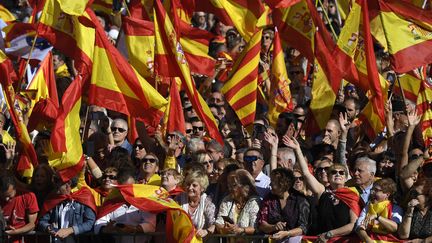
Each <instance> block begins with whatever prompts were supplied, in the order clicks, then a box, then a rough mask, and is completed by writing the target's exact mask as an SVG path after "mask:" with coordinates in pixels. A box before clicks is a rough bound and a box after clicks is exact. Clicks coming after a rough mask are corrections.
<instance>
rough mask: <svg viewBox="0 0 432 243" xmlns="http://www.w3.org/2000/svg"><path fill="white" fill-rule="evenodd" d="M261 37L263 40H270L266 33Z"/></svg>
mask: <svg viewBox="0 0 432 243" xmlns="http://www.w3.org/2000/svg"><path fill="white" fill-rule="evenodd" d="M263 39H264V40H270V39H271V37H270V36H268V35H265V36H263Z"/></svg>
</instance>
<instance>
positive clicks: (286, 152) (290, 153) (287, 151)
mask: <svg viewBox="0 0 432 243" xmlns="http://www.w3.org/2000/svg"><path fill="white" fill-rule="evenodd" d="M278 152H282V154H283V155H282V156H283V157H282V159H283V160H285V161H289V160H291V164H292V165H295V163H296V155H295V153H294V150H292V149H291V148H286V147H283V148H279V149H278Z"/></svg>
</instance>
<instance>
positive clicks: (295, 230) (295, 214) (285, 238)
mask: <svg viewBox="0 0 432 243" xmlns="http://www.w3.org/2000/svg"><path fill="white" fill-rule="evenodd" d="M270 178H271V194H270V195H269V196H268V197H267V198H266V199H265V200H264V201H263V204H262V206H261V210H260V212H259V215H258V221H259V229H260V230H261V231H262V232H264V233H266V234H273V236H272V237H271V238H272V239H274V240H278V241H281V242H290V243H291V242H300V241H301V235H304V234H306V232H307V228H308V224H309V223H308V221H309V220H308V219H309V213H310V205H309V202H308V201H307V199H306V198H305V197H304V196H303V195H302V194H301V193H300V192H297V191H296V190H294V189H293V188H292V186H293V183H294V175H293V172H292V171H290V170H288V169H286V168H278V169H275V170H273V171H272V172H271V174H270Z"/></svg>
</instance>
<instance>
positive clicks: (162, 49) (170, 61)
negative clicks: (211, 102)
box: [154, 1, 223, 143]
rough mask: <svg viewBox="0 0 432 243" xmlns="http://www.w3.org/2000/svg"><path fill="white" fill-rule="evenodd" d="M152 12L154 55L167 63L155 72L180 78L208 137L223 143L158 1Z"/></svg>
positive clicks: (174, 33) (172, 28)
mask: <svg viewBox="0 0 432 243" xmlns="http://www.w3.org/2000/svg"><path fill="white" fill-rule="evenodd" d="M154 11H155V35H156V53H158V55H164V58H165V60H166V63H167V66H160V64H158V65H156V69H157V70H156V72H157V73H158V74H161V73H163V72H164V70H165V71H166V70H168V69H169V70H170V73H169V74H170V75H173V76H172V77H180V79H181V80H182V87H183V89H184V90H186V93H187V95H188V97H189V100H190V101H191V103H192V106H193V108H194V109H195V111H196V113H197V115H198V116H199V118H200V119H201V121H202V122H203V123H204V124H205V125H206V128H207V131H208V132H209V136H210V137H211V138H213V139H216V140H217V141H219V143H223V140H222V137H221V135H220V134H219V131H218V128H217V124H216V120H215V118H214V116H213V114H212V113H211V111H210V108H209V107H208V105H207V103H206V102H205V101H204V99H203V98H202V97H201V95H200V94H199V93H198V90H197V89H196V86H195V83H194V81H193V79H192V76H191V72H190V69H189V65H188V62H187V60H186V57H185V54H184V51H183V48H182V46H181V44H180V43H179V42H178V39H177V36H176V32H175V30H174V27H173V25H172V23H171V21H170V19H169V18H168V16H167V14H166V12H165V9H164V8H163V6H162V4H161V3H160V2H159V1H156V2H155V8H154ZM170 75H166V76H170Z"/></svg>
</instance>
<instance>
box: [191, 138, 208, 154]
mask: <svg viewBox="0 0 432 243" xmlns="http://www.w3.org/2000/svg"><path fill="white" fill-rule="evenodd" d="M202 149H205V145H204V142H203V141H202V140H201V139H200V138H191V139H190V140H189V142H188V144H187V146H186V150H187V152H188V153H189V154H194V153H196V152H198V151H199V150H202Z"/></svg>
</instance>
